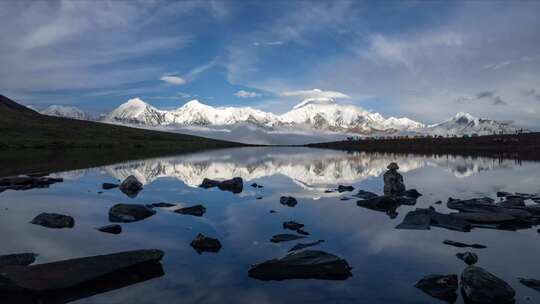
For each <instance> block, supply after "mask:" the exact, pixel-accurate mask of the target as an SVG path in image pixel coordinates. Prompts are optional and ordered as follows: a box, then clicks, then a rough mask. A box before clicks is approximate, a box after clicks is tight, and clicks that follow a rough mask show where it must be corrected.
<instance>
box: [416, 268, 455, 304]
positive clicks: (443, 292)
mask: <svg viewBox="0 0 540 304" xmlns="http://www.w3.org/2000/svg"><path fill="white" fill-rule="evenodd" d="M414 287H416V288H418V289H421V290H422V291H423V292H425V293H427V294H428V295H430V296H432V297H434V298H437V299H440V300H443V301H446V302H449V303H454V302H455V301H456V299H457V293H456V291H457V289H458V277H457V275H455V274H452V275H440V274H431V275H428V276H425V277H423V278H422V279H420V281H418V282H417V283H416V284H415V285H414Z"/></svg>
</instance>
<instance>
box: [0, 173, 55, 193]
mask: <svg viewBox="0 0 540 304" xmlns="http://www.w3.org/2000/svg"><path fill="white" fill-rule="evenodd" d="M63 181H64V180H63V179H62V178H52V177H39V176H11V177H4V178H0V193H1V192H4V191H5V190H30V189H35V188H49V186H50V185H52V184H55V183H61V182H63Z"/></svg>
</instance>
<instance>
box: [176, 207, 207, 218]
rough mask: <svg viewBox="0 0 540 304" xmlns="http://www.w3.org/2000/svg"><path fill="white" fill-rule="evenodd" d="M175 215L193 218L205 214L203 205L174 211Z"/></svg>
mask: <svg viewBox="0 0 540 304" xmlns="http://www.w3.org/2000/svg"><path fill="white" fill-rule="evenodd" d="M174 212H175V213H180V214H189V215H193V216H203V214H204V213H205V212H206V208H205V207H204V206H203V205H195V206H191V207H184V208H180V209H176V210H174Z"/></svg>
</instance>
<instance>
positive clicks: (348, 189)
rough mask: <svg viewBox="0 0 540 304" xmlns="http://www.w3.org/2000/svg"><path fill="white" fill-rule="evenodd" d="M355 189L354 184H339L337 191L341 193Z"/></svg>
mask: <svg viewBox="0 0 540 304" xmlns="http://www.w3.org/2000/svg"><path fill="white" fill-rule="evenodd" d="M353 190H354V187H353V186H343V185H338V187H337V191H338V192H339V193H341V192H350V191H353Z"/></svg>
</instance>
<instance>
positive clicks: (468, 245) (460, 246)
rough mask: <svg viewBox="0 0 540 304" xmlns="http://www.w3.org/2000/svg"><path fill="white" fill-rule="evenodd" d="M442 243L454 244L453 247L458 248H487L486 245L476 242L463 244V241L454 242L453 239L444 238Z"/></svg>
mask: <svg viewBox="0 0 540 304" xmlns="http://www.w3.org/2000/svg"><path fill="white" fill-rule="evenodd" d="M443 244H445V245H450V246H454V247H459V248H466V247H470V248H474V249H484V248H487V246H484V245H481V244H476V243H475V244H465V243H461V242H455V241H450V240H444V241H443Z"/></svg>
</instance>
